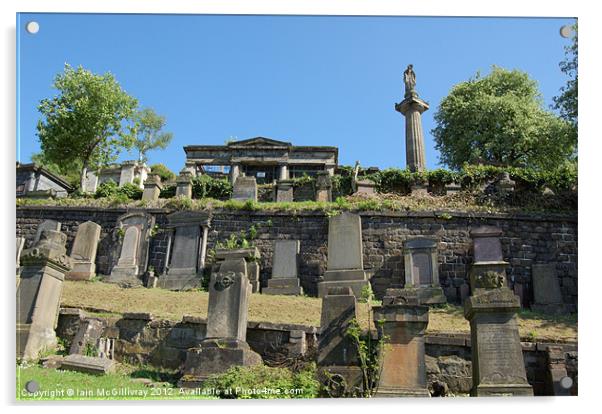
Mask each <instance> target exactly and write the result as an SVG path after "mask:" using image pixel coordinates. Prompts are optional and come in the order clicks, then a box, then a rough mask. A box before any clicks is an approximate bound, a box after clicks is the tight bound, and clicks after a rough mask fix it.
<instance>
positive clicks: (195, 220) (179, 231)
mask: <svg viewBox="0 0 602 414" xmlns="http://www.w3.org/2000/svg"><path fill="white" fill-rule="evenodd" d="M210 223H211V216H210V215H209V214H208V213H205V212H196V211H178V212H175V213H172V214H169V215H168V216H167V226H166V227H167V229H169V231H170V235H169V241H168V246H169V248H168V253H167V257H168V258H169V263H168V265H167V268H166V270H165V271H164V272H163V274H162V275H161V276H160V277H159V280H158V283H157V284H158V286H159V287H161V288H164V289H170V290H186V289H192V288H195V287H198V286H200V285H201V279H202V272H203V269H204V268H205V256H206V253H207V235H208V231H209V227H210Z"/></svg>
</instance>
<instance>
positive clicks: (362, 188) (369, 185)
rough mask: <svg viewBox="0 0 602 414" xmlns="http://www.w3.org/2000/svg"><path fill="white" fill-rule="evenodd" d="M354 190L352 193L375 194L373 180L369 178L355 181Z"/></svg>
mask: <svg viewBox="0 0 602 414" xmlns="http://www.w3.org/2000/svg"><path fill="white" fill-rule="evenodd" d="M355 186H356V191H355V193H354V195H357V194H364V195H372V194H376V184H375V183H374V181H370V180H359V181H356V183H355Z"/></svg>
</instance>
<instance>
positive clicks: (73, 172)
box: [31, 152, 81, 188]
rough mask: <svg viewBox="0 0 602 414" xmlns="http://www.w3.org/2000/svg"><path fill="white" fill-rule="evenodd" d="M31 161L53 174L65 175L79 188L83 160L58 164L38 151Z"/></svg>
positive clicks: (66, 178)
mask: <svg viewBox="0 0 602 414" xmlns="http://www.w3.org/2000/svg"><path fill="white" fill-rule="evenodd" d="M31 162H33V163H34V164H36V165H38V166H40V167H44V168H46V169H47V170H48V171H50V172H51V173H53V174H57V175H59V176H61V177H63V178H64V179H65V180H67V181H68V182H69V184H71V185H72V186H73V187H75V188H77V187H78V186H79V181H80V180H79V178H80V177H79V174H80V171H81V162H80V161H79V160H76V161H73V162H62V163H60V164H56V163H53V162H50V161H48V160H47V159H46V157H45V156H44V153H43V152H38V153H36V154H33V155H32V156H31Z"/></svg>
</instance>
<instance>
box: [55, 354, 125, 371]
mask: <svg viewBox="0 0 602 414" xmlns="http://www.w3.org/2000/svg"><path fill="white" fill-rule="evenodd" d="M61 369H62V370H65V371H77V372H84V373H86V374H94V375H104V374H108V373H111V372H113V371H114V370H115V362H114V361H113V360H112V359H108V358H99V357H91V356H85V355H78V354H72V355H67V356H66V357H65V358H63V360H62V361H61Z"/></svg>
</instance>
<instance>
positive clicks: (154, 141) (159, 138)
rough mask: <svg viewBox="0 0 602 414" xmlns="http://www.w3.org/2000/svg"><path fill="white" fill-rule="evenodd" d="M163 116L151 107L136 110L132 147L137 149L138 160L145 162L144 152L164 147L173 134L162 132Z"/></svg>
mask: <svg viewBox="0 0 602 414" xmlns="http://www.w3.org/2000/svg"><path fill="white" fill-rule="evenodd" d="M164 126H165V117H164V116H161V115H158V114H157V113H156V112H155V111H154V110H153V109H152V108H144V109H142V110H141V111H138V112H136V115H135V117H134V129H135V134H136V140H135V141H134V147H136V149H137V150H138V160H139V161H140V162H146V161H147V158H146V153H147V152H148V151H150V150H153V149H155V148H162V149H165V148H167V146H168V145H169V143H170V142H171V139H172V138H173V134H172V133H171V132H162V131H161V130H162V129H163V127H164Z"/></svg>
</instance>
